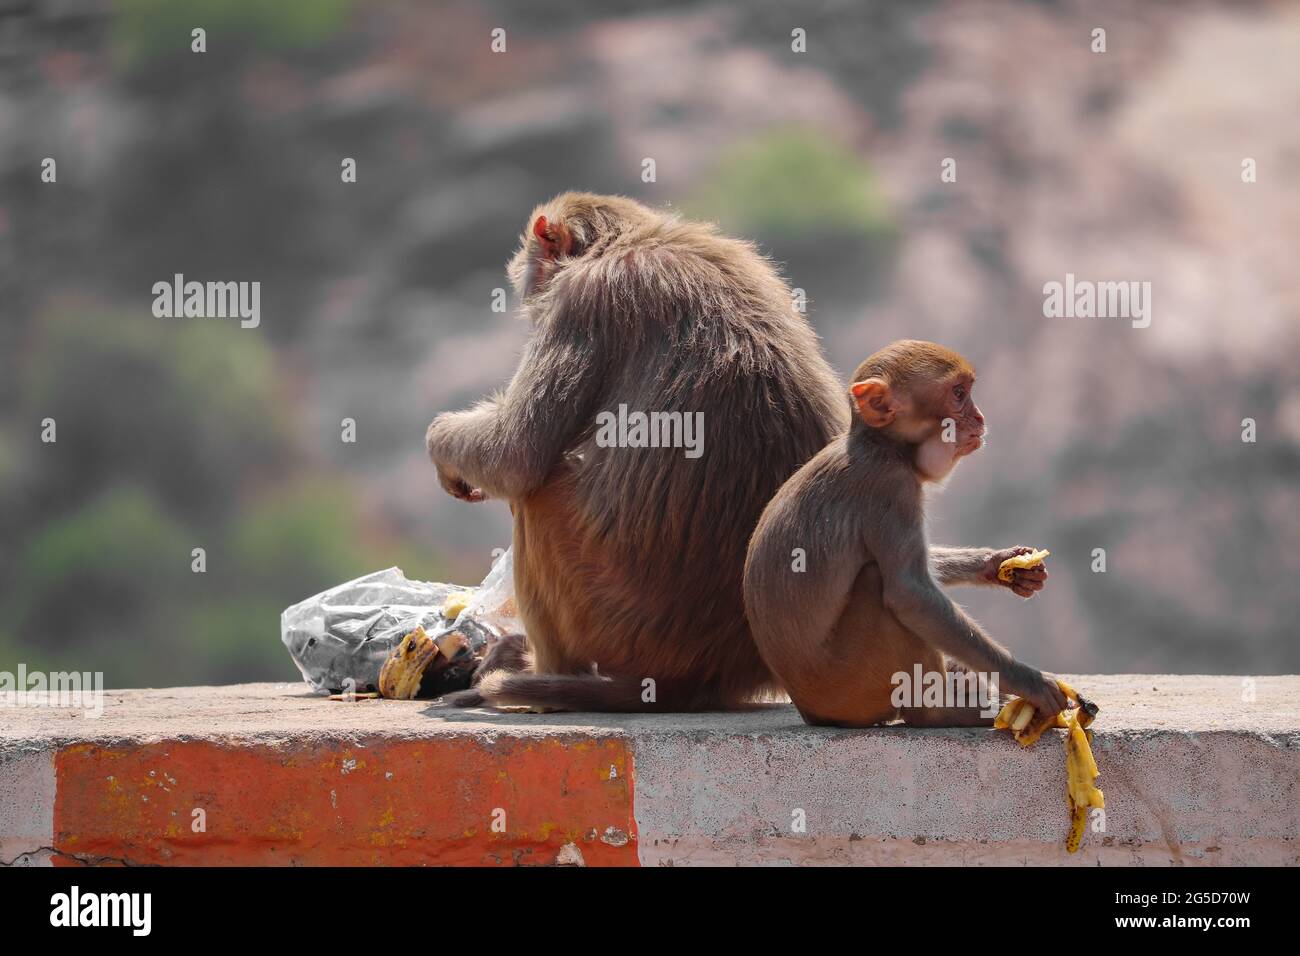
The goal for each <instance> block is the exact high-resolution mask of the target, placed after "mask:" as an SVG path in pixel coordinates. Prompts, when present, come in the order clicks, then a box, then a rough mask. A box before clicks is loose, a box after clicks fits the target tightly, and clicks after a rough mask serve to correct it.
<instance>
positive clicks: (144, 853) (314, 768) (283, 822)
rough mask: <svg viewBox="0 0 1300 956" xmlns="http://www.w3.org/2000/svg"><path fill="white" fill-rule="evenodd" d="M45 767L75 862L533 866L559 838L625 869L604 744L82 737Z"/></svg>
mask: <svg viewBox="0 0 1300 956" xmlns="http://www.w3.org/2000/svg"><path fill="white" fill-rule="evenodd" d="M362 743H364V741H363V742H362ZM55 773H56V778H57V792H56V795H55V804H54V841H55V846H56V848H57V849H58V850H60V851H61V852H63V853H65V854H75V856H76V858H78V859H80V860H82V861H97V860H102V862H106V863H107V862H112V861H115V860H123V861H129V862H131V863H144V864H148V863H156V864H172V865H184V864H193V865H218V866H222V865H254V866H262V865H273V864H297V865H343V866H347V865H419V864H431V865H454V864H460V865H511V864H522V865H532V864H549V863H554V862H556V858H557V855H558V854H559V853H560V851H561V848H563V847H564V846H565V845H566V844H570V843H571V844H573V845H574V846H575V847H576V848H577V851H578V852H579V853H581V855H582V859H583V861H584V862H585V863H587V864H588V865H614V866H617V865H625V866H636V865H637V845H636V839H637V837H636V823H635V819H634V817H633V810H632V794H633V781H632V774H633V765H632V755H631V751H630V748H629V747H628V746H627V745H626V743H625V742H624V741H622V740H620V739H617V738H603V739H594V740H593V739H591V738H589V737H574V738H571V739H568V738H555V737H548V738H537V739H533V738H521V737H499V738H497V739H496V740H494V741H493V742H492V743H491V744H490V745H488V744H485V743H483V742H480V741H477V740H474V739H472V738H463V737H447V738H430V739H424V740H401V741H378V740H377V741H375V742H374V743H373V744H371V745H368V746H360V745H357V744H355V743H353V744H348V745H342V744H319V745H317V744H312V745H306V746H304V745H294V746H290V747H287V748H277V747H272V746H262V745H238V746H223V745H219V744H213V743H207V742H197V741H191V742H182V741H165V742H160V743H154V744H141V745H131V746H125V747H100V746H95V745H89V744H80V745H76V746H71V747H66V748H64V749H63V750H61V751H60V752H59V753H58V755H57V757H56V759H55ZM196 811H202V812H201V813H199V812H196ZM200 821H201V823H202V826H203V828H204V829H199V828H198V824H199V822H200ZM494 822H495V824H496V827H495V829H494ZM573 853H574V851H573V849H572V848H570V849H569V850H567V851H566V856H568V857H572V855H573ZM56 859H57V860H58V861H59V862H62V863H65V864H67V863H71V862H74V861H73V860H71V859H69V858H68V857H61V858H56Z"/></svg>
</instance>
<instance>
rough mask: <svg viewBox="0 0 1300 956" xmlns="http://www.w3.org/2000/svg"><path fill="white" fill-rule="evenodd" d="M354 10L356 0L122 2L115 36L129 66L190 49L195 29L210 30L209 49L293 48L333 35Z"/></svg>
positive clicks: (122, 56)
mask: <svg viewBox="0 0 1300 956" xmlns="http://www.w3.org/2000/svg"><path fill="white" fill-rule="evenodd" d="M351 8H352V0H183V2H181V0H118V3H117V16H116V18H115V19H114V23H113V36H114V41H115V46H116V48H117V51H118V56H119V58H120V60H121V62H122V63H124V64H126V65H128V66H137V65H140V64H142V63H144V62H146V61H148V60H149V59H151V58H153V57H156V56H160V55H168V54H172V53H176V52H178V51H179V52H185V53H189V51H190V42H191V33H190V32H191V31H192V30H193V29H194V28H195V27H202V28H203V29H204V30H206V31H207V35H208V51H209V53H211V52H212V51H213V49H214V45H215V44H219V43H220V42H221V41H222V40H223V39H225V38H237V40H238V42H239V45H240V47H241V48H247V47H250V46H252V47H255V48H259V49H263V50H281V49H292V48H296V47H307V46H313V45H315V44H318V43H321V42H323V41H325V40H327V39H329V38H330V37H332V36H334V35H335V34H336V33H338V31H339V30H340V29H342V27H343V26H344V25H345V24H346V23H347V19H348V15H349V13H350V12H351Z"/></svg>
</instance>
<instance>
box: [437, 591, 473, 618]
mask: <svg viewBox="0 0 1300 956" xmlns="http://www.w3.org/2000/svg"><path fill="white" fill-rule="evenodd" d="M472 600H474V592H473V591H453V592H452V593H451V594H448V595H447V599H446V600H445V601H443V602H442V616H443V617H445V618H446V619H447V620H449V621H454V620H456V618H458V617H460V612H461V611H463V610H465V608H466V607H468V606H469V602H470V601H472Z"/></svg>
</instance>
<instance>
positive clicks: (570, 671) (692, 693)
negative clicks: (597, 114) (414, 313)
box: [427, 193, 847, 711]
mask: <svg viewBox="0 0 1300 956" xmlns="http://www.w3.org/2000/svg"><path fill="white" fill-rule="evenodd" d="M509 273H510V277H511V280H512V282H513V284H514V286H515V289H516V291H517V292H518V293H519V295H520V296H521V297H522V299H523V309H524V312H525V313H526V314H527V316H528V317H529V318H530V319H531V321H532V323H533V325H534V332H533V337H532V339H531V341H530V342H529V343H528V345H527V347H526V349H525V352H524V355H523V358H522V360H521V362H520V365H519V368H518V370H517V371H516V373H515V375H514V378H513V379H512V380H511V382H510V384H509V385H508V386H507V388H506V389H505V391H504V392H502V393H500V394H498V395H497V396H495V397H494V398H491V399H489V400H488V401H485V402H483V403H481V404H480V405H478V406H477V407H475V408H473V409H470V410H468V411H464V412H456V413H448V414H444V415H440V416H439V417H438V418H437V419H435V420H434V422H433V424H431V425H430V426H429V431H428V435H427V444H428V450H429V455H430V457H431V458H432V459H433V461H434V462H435V464H437V465H438V470H439V475H440V479H441V481H442V483H443V486H444V487H445V488H446V489H447V490H448V491H449V492H450V493H451V494H453V495H456V496H458V497H461V498H464V499H467V500H471V501H477V500H481V499H482V498H484V497H496V498H505V499H508V500H509V502H510V505H511V509H512V511H513V513H514V525H515V529H514V548H515V589H516V601H517V602H518V605H519V611H520V616H521V618H522V619H523V621H524V626H525V629H526V630H527V635H528V642H529V644H530V645H531V650H532V669H531V670H530V671H526V672H512V671H511V669H510V668H509V667H497V668H495V669H494V670H493V672H492V673H488V674H486V675H485V676H484V677H483V678H482V680H480V682H479V684H478V686H477V687H476V688H475V689H474V690H472V691H468V692H465V693H464V694H462V695H460V696H458V697H457V698H455V699H453V702H454V703H457V704H461V705H472V704H477V703H480V702H484V701H486V702H488V703H491V704H496V705H520V706H530V707H536V708H544V709H564V710H598V711H631V710H699V709H713V708H728V707H734V706H738V705H740V704H741V703H742V702H744V701H745V699H746V698H748V697H749V696H751V695H753V694H754V693H755V692H758V691H761V690H763V689H765V688H767V687H769V686H770V684H771V680H772V678H771V674H770V673H769V671H768V669H767V667H766V666H765V664H764V663H763V660H762V658H761V657H760V656H759V654H758V651H757V648H756V647H755V645H754V642H753V640H752V638H751V636H750V631H749V626H748V623H747V621H746V619H745V613H744V601H743V595H742V583H741V576H742V569H743V565H744V560H745V549H746V545H747V543H748V540H749V535H750V532H751V531H752V530H753V528H754V525H755V523H756V522H757V520H758V516H759V514H760V512H761V511H762V509H763V506H764V505H765V504H766V503H767V502H768V500H769V499H770V498H771V497H772V495H773V494H774V493H775V492H776V490H777V489H778V488H779V487H780V486H781V484H782V482H784V481H785V479H786V478H788V477H789V476H790V475H791V474H792V473H793V472H794V471H795V469H796V468H798V467H799V466H800V465H802V464H803V463H804V462H805V461H807V460H808V459H809V458H810V457H812V456H813V455H814V454H816V452H817V451H818V450H819V449H821V448H822V447H824V446H825V444H826V443H827V442H828V441H829V440H830V439H831V438H832V437H833V436H834V435H836V434H837V433H839V432H841V431H843V429H844V427H845V425H846V424H847V414H846V412H847V409H846V408H845V405H844V398H843V394H842V392H841V390H840V388H839V387H838V385H837V383H836V381H835V377H834V374H833V373H832V371H831V369H830V367H829V366H828V365H827V363H826V361H825V359H824V358H823V357H822V354H821V350H820V348H819V345H818V342H817V339H816V336H815V335H814V333H813V331H812V329H811V327H810V326H809V324H808V323H807V321H806V320H805V319H804V318H803V317H802V316H801V315H799V314H798V313H796V312H795V311H794V309H793V307H792V305H791V297H790V289H789V287H788V286H787V285H786V284H785V282H783V281H782V280H781V278H780V277H778V275H777V274H776V272H775V271H774V269H773V268H772V266H771V265H770V264H769V263H768V262H767V260H766V259H764V258H763V257H762V256H760V255H759V254H758V252H757V251H756V250H755V248H754V247H753V246H752V245H751V244H749V243H746V242H741V241H738V240H735V239H730V238H727V237H725V236H723V235H720V234H719V233H718V232H717V231H716V230H715V229H714V228H713V227H712V226H708V225H703V224H700V223H695V222H688V221H684V220H681V219H679V218H677V217H676V216H674V215H671V214H668V213H664V212H660V211H657V210H653V209H649V208H647V207H645V206H643V205H641V204H639V203H637V202H634V201H632V200H630V199H625V198H621V197H611V196H596V195H590V194H584V193H567V194H564V195H562V196H559V197H557V198H556V199H554V200H552V201H551V202H549V203H546V204H544V205H542V206H539V207H538V208H537V209H536V210H534V212H533V214H532V216H530V217H529V220H528V228H527V229H526V231H525V232H524V235H523V242H522V246H521V248H520V250H519V252H518V254H517V255H516V256H515V257H514V259H513V261H512V262H511V264H510V267H509ZM620 404H626V406H627V408H628V410H629V411H630V412H631V411H643V412H647V413H649V412H682V413H684V414H690V413H694V412H702V413H703V415H704V419H703V426H704V432H703V433H704V445H703V454H702V456H701V457H698V458H687V457H686V456H685V453H684V449H682V448H623V447H614V448H608V447H605V448H603V447H598V445H597V444H596V441H595V425H596V415H597V413H599V412H601V411H609V412H615V413H616V412H617V410H618V407H619V405H620ZM646 680H652V681H653V682H654V684H653V697H654V699H653V700H652V701H651V700H646V699H643V695H644V696H645V697H648V696H649V694H648V692H646V691H647V688H648V686H649V685H646V684H643V681H646Z"/></svg>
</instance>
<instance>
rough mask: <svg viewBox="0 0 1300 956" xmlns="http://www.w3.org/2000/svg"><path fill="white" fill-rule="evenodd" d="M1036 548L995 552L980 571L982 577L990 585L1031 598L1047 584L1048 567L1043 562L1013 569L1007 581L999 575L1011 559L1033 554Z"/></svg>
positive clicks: (1007, 549)
mask: <svg viewBox="0 0 1300 956" xmlns="http://www.w3.org/2000/svg"><path fill="white" fill-rule="evenodd" d="M1036 550H1037V549H1036V548H1030V547H1026V546H1025V545H1020V546H1018V547H1014V548H1003V549H1001V550H1000V551H994V552H993V554H992V555H991V556H990V557H989V559H988V560H987V561H986V562H984V567H983V568H981V569H980V577H982V578H983V579H984V580H985V581H986V582H987V583H989V584H997V585H1000V586H1001V587H1004V588H1010V589H1011V590H1012V591H1014V592H1015V593H1016V594H1017V595H1019V596H1020V597H1022V598H1031V597H1033V596H1034V595H1035V594H1037V593H1038V592H1039V591H1041V590H1042V589H1043V585H1044V584H1046V583H1047V567H1046V566H1045V565H1043V564H1042V563H1041V562H1040V563H1039V564H1036V565H1034V566H1033V567H1031V568H1011V569H1008V570H1010V572H1011V573H1010V575H1009V578H1010V580H1007V579H1005V578H1003V577H1000V576H999V574H998V571H999V569H1000V568H1001V567H1002V563H1003V562H1004V561H1006V560H1008V559H1009V558H1016V557H1019V556H1020V555H1022V554H1033V553H1034V551H1036Z"/></svg>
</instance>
